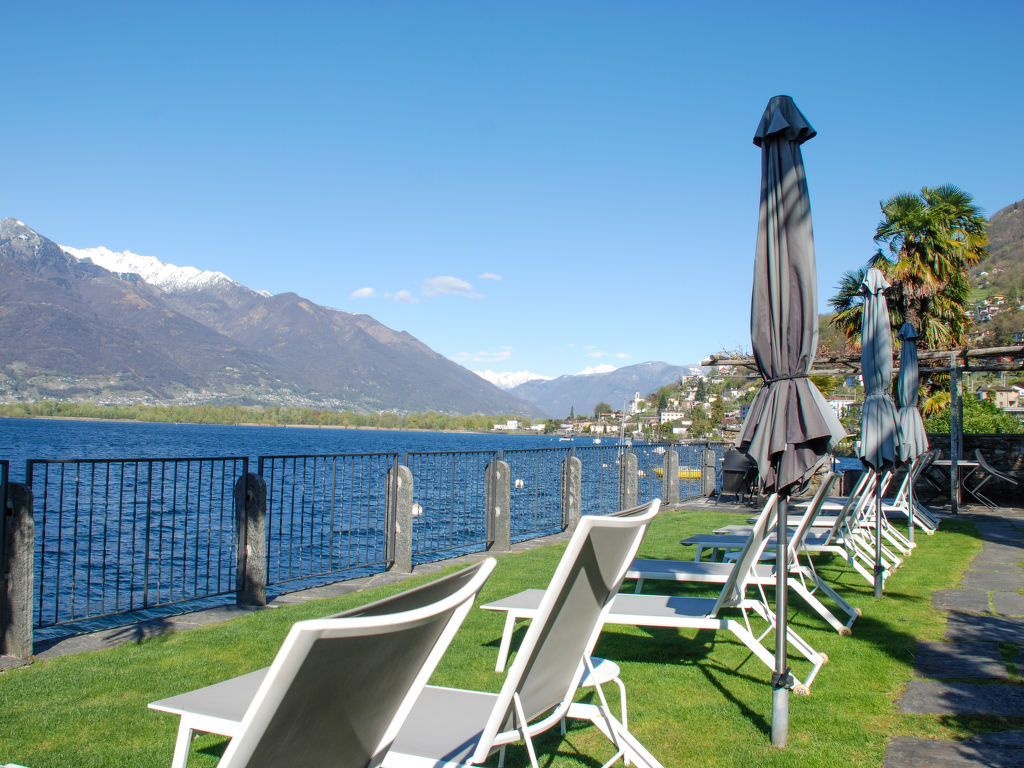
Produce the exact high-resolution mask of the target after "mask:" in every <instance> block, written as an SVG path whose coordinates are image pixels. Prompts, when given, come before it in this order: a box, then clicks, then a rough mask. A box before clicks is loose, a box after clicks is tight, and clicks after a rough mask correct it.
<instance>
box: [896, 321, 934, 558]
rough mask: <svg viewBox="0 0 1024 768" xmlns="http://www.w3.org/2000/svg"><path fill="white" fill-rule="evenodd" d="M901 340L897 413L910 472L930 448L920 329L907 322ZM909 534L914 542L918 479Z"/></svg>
mask: <svg viewBox="0 0 1024 768" xmlns="http://www.w3.org/2000/svg"><path fill="white" fill-rule="evenodd" d="M898 338H899V340H900V342H902V343H901V345H900V370H899V373H898V374H897V376H896V394H897V398H898V399H899V410H898V411H897V412H896V418H897V425H898V426H899V435H900V456H899V458H900V463H901V464H906V465H907V472H910V470H911V468H912V467H913V464H914V461H915V460H916V459H917V457H918V456H920V455H921V454H923V453H925V452H926V451H927V450H928V433H927V432H925V429H924V422H923V421H921V412H920V411H918V410H917V390H918V381H919V373H918V369H917V331H916V330H914V326H912V325H911V324H910V323H904V324H903V327H902V328H900V332H899V335H898ZM907 510H908V511H907V517H908V519H909V523H908V525H907V537H908V538H909V539H910V543H911V544H913V543H914V480H913V477H911V478H910V482H908V483H907Z"/></svg>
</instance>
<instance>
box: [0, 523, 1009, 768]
mask: <svg viewBox="0 0 1024 768" xmlns="http://www.w3.org/2000/svg"><path fill="white" fill-rule="evenodd" d="M724 522H736V516H735V515H727V514H722V513H711V512H665V513H663V514H662V515H660V516H659V517H658V519H657V520H656V522H655V524H654V525H653V526H652V528H651V531H650V533H649V534H648V537H647V539H646V540H645V542H644V546H643V548H642V550H641V554H642V555H644V556H647V557H665V558H670V557H683V558H685V557H687V556H688V554H687V549H686V548H683V547H680V546H679V544H678V541H679V539H680V538H683V537H685V536H687V535H690V534H691V533H697V532H704V531H709V530H711V529H712V528H713V527H715V526H716V525H719V524H722V523H724ZM918 541H919V542H920V545H919V547H918V550H917V551H916V552H915V554H914V555H913V556H912V557H911V558H909V561H908V563H907V565H906V566H905V567H904V568H902V569H901V570H900V571H899V572H898V573H897V574H895V575H894V576H893V577H892V578H891V579H890V581H889V582H888V585H887V591H886V596H885V598H884V599H883V600H881V601H875V600H874V598H873V597H872V593H871V587H870V586H869V585H868V584H867V583H866V582H864V581H863V580H861V579H860V577H858V576H856V574H854V573H853V572H852V570H851V569H849V568H847V567H846V566H845V565H844V564H843V563H842V562H840V561H837V560H833V561H826V562H823V563H822V566H821V570H822V571H823V572H824V573H825V574H826V578H829V579H830V580H831V581H832V582H833V583H835V584H837V585H838V587H839V590H840V591H841V592H842V593H843V594H844V595H845V596H846V597H847V598H848V600H849V601H850V602H851V603H853V604H854V605H855V606H858V607H860V608H862V609H863V612H864V616H863V617H862V618H861V619H860V620H859V621H858V622H857V623H856V625H854V629H853V636H852V637H840V636H839V635H837V634H836V633H834V632H832V631H831V630H828V629H827V627H826V625H825V624H824V623H823V622H822V621H820V620H819V619H818V618H817V617H816V615H814V614H813V613H810V612H809V611H808V610H806V609H804V608H803V606H802V604H801V603H800V602H799V601H798V600H797V599H794V600H793V601H791V607H792V609H793V610H792V614H791V621H792V623H793V624H794V626H796V628H797V630H798V631H799V632H800V634H801V635H803V636H804V637H805V639H807V640H808V641H809V642H810V643H811V644H812V645H813V646H814V647H815V648H817V649H818V650H820V651H823V652H824V653H826V654H828V656H829V659H830V662H829V663H828V664H826V665H825V666H824V667H823V668H822V670H821V672H820V674H819V675H818V678H817V680H815V682H814V685H813V686H812V693H811V695H810V696H808V697H802V696H792V697H791V698H790V746H789V747H788V749H786V750H776V749H773V748H772V747H771V745H770V717H771V692H770V689H769V686H768V682H767V681H768V679H769V677H770V674H769V672H768V670H767V669H766V668H765V667H764V666H763V665H761V663H760V662H758V661H757V660H756V659H755V658H753V657H751V656H750V654H749V653H748V652H747V651H746V649H745V648H744V647H743V646H742V645H741V644H739V643H738V642H737V641H734V640H732V639H731V638H730V637H728V636H726V635H724V634H723V635H719V636H715V635H713V634H712V633H710V632H696V631H684V632H678V631H675V630H663V629H644V628H634V627H620V626H609V627H607V628H606V630H605V632H604V633H603V634H602V636H601V640H600V642H599V644H598V648H597V652H598V654H599V655H601V656H605V657H607V658H610V659H614V660H615V661H617V662H619V664H620V666H621V668H622V677H623V680H624V681H625V683H626V687H627V689H628V691H629V721H630V727H631V730H633V732H634V733H635V734H636V735H637V736H638V737H639V738H640V740H641V741H642V742H643V743H644V744H645V745H646V746H647V747H648V749H650V750H651V752H652V753H653V754H654V755H655V756H657V757H658V758H659V760H661V762H662V763H664V764H665V765H666V766H701V767H702V768H703V767H704V766H708V765H715V766H733V765H734V766H744V767H745V768H747V767H749V766H762V765H764V766H769V765H771V766H775V765H778V766H790V765H791V766H801V767H803V766H833V765H846V766H872V767H873V768H879V767H880V766H881V765H882V757H883V754H884V751H885V744H886V740H887V739H888V737H889V736H890V735H891V734H894V733H899V734H905V735H922V736H937V737H943V738H954V737H962V736H964V735H967V734H968V733H970V732H971V731H970V730H969V729H971V728H974V729H977V728H985V727H987V728H992V727H995V725H994V723H995V721H993V720H985V721H984V724H982V725H979V722H981V721H975V722H971V721H964V720H963V719H959V720H944V719H943V718H939V717H929V716H920V715H916V716H913V715H901V714H899V713H898V712H897V710H896V707H895V705H894V702H895V699H896V697H897V696H898V695H899V693H900V691H901V689H902V687H903V686H904V685H905V684H906V683H907V682H908V681H909V680H910V679H911V677H912V666H911V665H912V659H913V652H914V643H915V641H916V640H917V639H926V640H938V639H941V637H942V634H943V631H944V626H945V616H944V614H940V613H937V612H936V611H934V610H932V608H931V602H930V596H931V594H932V593H933V592H934V591H935V590H937V589H943V588H948V587H954V586H956V585H957V584H958V583H959V580H960V575H961V573H962V572H963V570H964V569H965V568H966V566H967V563H968V562H969V561H970V559H971V558H972V557H973V555H974V554H975V553H976V552H977V551H978V549H979V547H980V541H979V540H978V539H977V538H976V536H975V533H974V529H973V526H972V525H970V524H968V523H964V522H959V521H954V522H945V523H943V527H942V529H941V530H940V532H939V533H938V534H937V535H935V536H933V537H928V536H924V535H921V536H919V537H918ZM562 549H563V547H562V546H549V547H543V548H540V549H537V550H532V551H529V552H525V553H521V554H515V555H508V556H505V557H502V558H501V559H500V561H499V565H498V567H497V569H496V570H495V572H494V574H493V576H492V577H491V579H490V581H489V582H488V583H487V585H486V586H485V587H484V590H483V593H482V595H481V602H486V601H489V600H494V599H497V598H498V597H501V596H504V595H508V594H512V593H514V592H518V591H519V590H521V589H525V588H527V587H543V586H545V585H546V583H547V580H548V578H549V577H550V574H551V573H552V571H553V570H554V566H555V564H556V562H557V559H558V557H559V556H560V554H561V552H562ZM425 578H428V577H418V578H416V579H413V580H412V581H410V582H408V583H407V584H413V583H419V582H420V581H422V580H424V579H425ZM658 587H659V585H658V584H657V583H656V582H649V583H648V586H647V590H648V591H654V590H655V589H657V588H658ZM626 588H629V586H628V585H627V587H626ZM397 589H399V588H396V587H390V588H382V589H378V590H372V591H367V592H362V593H358V594H355V595H348V596H346V597H342V598H336V599H331V600H323V601H314V602H308V603H304V604H302V605H297V606H292V607H282V608H277V609H275V610H267V611H262V612H259V613H257V614H252V615H248V616H245V617H242V618H238V619H234V620H232V621H228V622H226V623H224V624H219V625H216V626H210V627H205V628H201V629H196V630H192V631H188V632H183V633H180V634H174V635H166V636H162V637H155V638H150V639H146V640H143V641H141V642H139V643H137V644H132V645H126V646H122V647H119V648H116V649H113V650H109V651H103V652H97V653H88V654H80V655H76V656H67V657H62V658H58V659H53V660H50V661H42V662H36V663H35V664H33V665H31V666H30V667H27V668H24V669H18V670H12V671H9V672H7V673H5V674H3V675H0V764H2V763H4V762H7V761H10V762H15V763H20V764H24V765H27V766H31V767H32V768H47V767H48V766H52V767H53V768H57V766H71V765H74V766H76V767H77V768H85V767H86V766H133V767H137V766H149V765H153V766H166V765H168V764H169V762H170V759H171V753H172V751H173V744H174V734H175V729H176V727H177V718H175V717H173V716H170V715H166V714H162V713H157V712H151V711H149V710H147V709H146V704H147V703H148V702H150V701H153V700H155V699H159V698H162V697H165V696H170V695H172V694H175V693H181V692H183V691H187V690H191V689H193V688H197V687H200V686H203V685H207V684H210V683H213V682H216V681H219V680H223V679H225V678H228V677H231V676H234V675H237V674H241V673H243V672H247V671H250V670H253V669H256V668H258V667H261V666H265V665H267V664H269V663H270V662H271V660H272V658H273V656H274V653H275V652H276V650H277V648H278V646H279V644H280V643H281V641H282V639H283V638H284V636H285V634H286V632H287V630H288V627H289V626H290V625H291V624H292V622H294V621H297V620H299V619H305V618H312V617H316V616H321V615H325V614H329V613H332V612H335V611H338V610H342V609H344V608H347V607H351V606H353V605H356V604H359V603H362V602H366V601H369V600H371V599H375V598H377V597H380V596H382V595H384V594H387V593H390V592H394V591H397ZM503 620H504V614H497V613H492V612H490V611H480V610H475V611H472V612H471V613H470V615H469V618H468V619H467V620H466V622H465V624H464V625H463V627H462V629H461V631H460V632H459V635H458V637H457V638H456V639H455V642H454V643H453V644H452V646H451V648H450V649H449V652H448V654H447V656H446V657H445V659H444V661H443V662H442V663H441V665H440V667H439V668H438V671H437V672H436V673H435V675H434V680H433V682H436V683H441V684H445V685H456V686H464V687H474V688H481V689H487V690H497V689H498V687H499V686H500V684H501V676H500V675H498V674H495V673H494V671H493V669H494V660H495V655H496V653H497V645H498V640H499V638H500V636H501V630H502V623H503ZM768 642H770V639H769V640H768ZM772 647H773V646H772ZM791 663H792V666H793V671H794V673H795V674H797V675H798V676H801V677H802V676H803V675H804V674H805V673H806V670H807V669H808V665H807V663H806V662H805V661H804V660H803V658H802V657H793V658H792V659H791ZM614 691H615V689H614V686H612V687H610V688H609V691H608V693H609V696H612V697H613V696H614V695H615V693H614ZM344 694H345V695H351V694H352V692H344ZM581 695H583V696H585V695H587V694H586V693H585V692H583V693H581ZM1017 722H1018V723H1024V719H1022V720H1020V721H1017ZM1016 727H1021V725H1017V726H1016ZM223 745H224V739H223V738H220V737H215V736H204V737H202V738H200V739H198V740H197V741H196V742H195V746H194V749H193V755H192V759H191V761H190V765H194V766H201V765H214V764H216V760H217V756H218V755H219V754H220V752H221V751H222V749H223ZM538 747H539V749H540V750H541V751H542V753H543V755H542V756H541V763H542V764H543V765H545V766H597V765H600V764H601V763H603V762H604V760H606V759H607V758H608V757H609V756H610V754H611V751H610V750H609V745H608V743H607V742H606V741H605V740H604V738H603V737H601V735H600V734H599V733H598V732H597V731H596V729H594V728H584V727H579V728H571V727H570V730H569V734H568V736H567V737H566V738H564V739H562V738H561V737H559V736H558V735H557V729H555V731H554V733H553V734H552V735H550V736H547V737H544V738H542V739H541V740H539V741H538ZM507 763H508V765H510V766H517V765H528V762H527V760H526V756H525V751H524V750H519V751H515V750H510V752H509V757H508V761H507Z"/></svg>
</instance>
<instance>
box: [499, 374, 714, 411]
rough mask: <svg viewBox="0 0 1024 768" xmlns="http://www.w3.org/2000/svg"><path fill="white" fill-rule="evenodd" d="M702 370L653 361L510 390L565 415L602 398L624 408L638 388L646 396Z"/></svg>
mask: <svg viewBox="0 0 1024 768" xmlns="http://www.w3.org/2000/svg"><path fill="white" fill-rule="evenodd" d="M703 370H704V369H703V368H702V367H701V366H699V365H670V364H669V363H665V362H659V361H651V362H646V363H637V364H636V365H628V366H624V367H622V368H616V369H615V370H614V371H609V372H607V373H586V374H574V375H566V376H559V377H558V378H557V379H551V380H541V379H534V380H532V381H527V382H525V383H523V384H520V385H519V386H517V387H513V388H512V389H511V390H510V391H511V392H512V394H514V395H516V396H518V397H521V398H523V399H525V400H529V401H530V402H532V403H534V404H535V405H536V406H537V407H539V408H540V409H541V410H543V411H544V412H545V413H547V414H548V415H549V416H553V417H558V418H564V417H566V416H568V415H569V412H570V410H574V411H575V412H576V413H577V414H584V413H590V412H592V411H593V410H594V406H596V405H597V404H598V403H602V402H603V403H608V404H609V405H610V406H611V407H612V408H615V409H617V408H624V407H625V405H626V403H628V402H629V401H631V400H632V399H633V395H634V394H635V393H636V392H639V393H640V395H641V396H644V395H647V394H649V393H651V392H655V391H656V390H658V389H659V388H661V387H663V386H665V385H666V384H671V383H672V382H674V381H678V380H679V379H680V378H682V377H684V376H692V375H694V374H696V373H700V372H702V371H703Z"/></svg>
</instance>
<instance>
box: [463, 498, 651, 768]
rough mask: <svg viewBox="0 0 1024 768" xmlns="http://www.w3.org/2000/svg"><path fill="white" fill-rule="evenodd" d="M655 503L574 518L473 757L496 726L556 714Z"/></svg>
mask: <svg viewBox="0 0 1024 768" xmlns="http://www.w3.org/2000/svg"><path fill="white" fill-rule="evenodd" d="M660 506H661V500H660V499H654V500H653V501H651V502H649V503H647V504H644V505H642V506H639V507H635V508H633V509H630V510H627V511H625V512H622V513H619V514H617V515H608V516H605V517H597V516H592V515H586V516H584V517H583V518H581V519H580V521H579V523H578V525H577V527H576V530H575V532H574V533H573V535H572V538H571V539H570V540H569V544H568V546H567V547H566V550H565V553H564V554H563V555H562V559H561V561H560V562H559V564H558V567H557V568H556V569H555V573H554V575H553V576H552V577H551V583H550V584H549V585H548V588H547V589H546V590H545V592H544V595H543V597H542V598H541V601H540V605H539V607H538V609H537V614H536V616H535V617H534V618H533V620H532V621H531V622H530V626H529V628H528V629H527V631H526V635H525V636H524V638H523V641H522V643H521V644H520V646H519V652H518V653H517V654H516V657H515V659H514V660H513V662H512V665H511V666H510V667H509V671H508V675H507V676H506V678H505V683H504V685H502V687H501V691H500V692H499V693H498V699H497V701H496V703H495V705H494V708H493V710H492V711H491V714H490V717H489V718H488V720H487V724H486V726H485V727H484V729H483V733H482V734H481V736H480V741H479V742H478V743H477V747H476V751H475V752H474V753H473V758H472V760H471V762H473V763H476V762H482V761H483V760H484V759H485V758H486V757H487V755H488V754H489V753H490V751H491V749H492V748H493V746H494V744H495V740H496V738H497V737H498V736H499V734H502V733H504V732H506V731H513V730H515V731H520V730H522V729H523V728H526V726H527V724H528V723H532V722H533V721H534V720H535V719H536V718H537V717H538V716H540V715H542V714H544V713H551V714H549V715H548V716H547V717H545V718H544V719H543V721H542V722H541V723H536V724H534V725H535V727H534V728H530V729H529V731H528V733H534V732H539V731H540V730H543V729H544V728H545V727H548V726H549V725H552V724H554V723H557V722H558V720H559V719H560V718H561V713H562V712H563V711H564V709H565V708H566V707H568V705H569V703H570V702H571V701H572V698H573V696H574V695H575V693H576V689H577V687H578V686H579V681H580V678H581V677H582V676H583V670H584V665H583V660H584V659H585V658H587V657H589V656H590V653H591V651H592V650H593V648H594V645H595V644H596V643H597V638H598V636H599V635H600V633H601V629H602V627H603V625H604V620H605V617H606V616H607V614H608V610H609V608H610V607H611V602H612V599H613V598H614V597H615V594H616V593H617V592H618V591H619V587H620V586H621V584H622V579H623V578H624V577H625V575H626V571H627V570H628V568H629V565H630V563H632V562H633V558H634V556H635V555H636V552H637V549H639V547H640V541H641V539H642V538H643V536H644V533H646V531H647V528H648V526H649V525H650V523H651V521H652V520H653V519H654V516H655V515H656V514H657V512H658V509H659V507H660ZM517 708H518V709H521V711H522V712H523V714H524V716H525V720H526V722H525V723H524V722H522V718H520V717H519V716H518V715H517V713H516V710H517ZM506 741H507V739H506Z"/></svg>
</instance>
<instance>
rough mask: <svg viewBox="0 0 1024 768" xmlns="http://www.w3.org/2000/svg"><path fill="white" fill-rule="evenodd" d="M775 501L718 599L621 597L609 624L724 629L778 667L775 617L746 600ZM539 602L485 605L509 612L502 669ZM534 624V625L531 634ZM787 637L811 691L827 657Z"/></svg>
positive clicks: (801, 686) (526, 599) (534, 598)
mask: <svg viewBox="0 0 1024 768" xmlns="http://www.w3.org/2000/svg"><path fill="white" fill-rule="evenodd" d="M776 503H777V498H776V497H775V494H772V496H770V497H769V499H768V501H767V503H766V505H765V510H764V511H763V512H762V515H761V516H760V517H759V518H758V522H757V523H755V525H754V531H753V533H752V535H751V536H749V537H745V538H744V542H743V545H742V546H743V551H742V552H741V554H740V556H739V557H738V558H737V560H736V562H735V564H734V565H733V567H732V571H731V572H730V574H729V577H728V579H727V580H726V582H725V584H724V585H723V587H722V591H721V592H720V593H719V595H718V597H717V598H712V597H675V596H665V595H647V594H635V593H633V594H630V593H622V594H619V595H616V596H615V599H614V600H613V601H612V603H611V610H610V611H609V613H608V615H607V616H606V617H605V622H606V623H608V624H625V625H631V626H646V627H672V628H677V629H712V630H725V631H727V632H730V633H732V634H733V635H734V636H735V637H736V638H737V639H739V640H740V641H741V642H742V643H743V644H744V645H746V646H747V648H749V649H750V650H751V651H752V652H753V654H754V655H755V656H756V657H757V658H758V659H760V660H761V661H762V662H763V663H764V664H765V665H766V666H767V667H768V668H769V669H774V668H775V656H774V655H773V654H772V653H771V652H769V650H768V649H767V648H765V647H764V645H762V644H761V640H762V639H763V638H764V637H765V636H766V635H767V634H768V633H769V632H771V631H772V630H773V629H775V614H774V613H773V612H772V611H771V610H770V609H769V608H768V606H767V604H766V603H765V602H762V601H761V600H751V599H748V598H747V597H746V591H747V587H748V585H750V584H751V583H752V575H753V572H754V568H755V566H756V565H757V561H758V558H759V557H760V556H761V553H762V552H763V551H764V547H765V544H766V543H767V537H766V532H767V529H768V525H769V521H770V520H771V519H773V516H772V512H773V510H774V507H775V504H776ZM540 598H541V594H540V591H539V590H526V591H524V592H520V593H519V594H516V595H512V596H510V597H507V598H504V599H502V600H497V601H495V602H492V603H487V604H485V605H483V606H481V607H482V608H484V609H487V610H493V611H505V612H506V614H507V615H506V618H505V628H504V631H503V633H502V639H501V645H500V647H499V651H498V666H497V668H498V669H499V670H500V669H501V668H502V667H503V666H504V663H505V660H506V658H507V654H508V652H509V649H510V646H511V637H512V634H513V633H514V631H515V625H516V622H517V621H519V620H522V619H531V620H534V619H535V618H536V617H537V616H538V615H539V610H540V605H539V604H540ZM728 610H737V611H739V613H740V620H738V621H737V620H736V619H731V618H724V617H723V616H722V614H723V613H724V612H726V611H728ZM750 612H753V613H755V614H757V615H758V616H760V617H761V618H762V619H763V620H764V621H766V622H767V624H768V626H767V628H766V629H765V630H764V631H763V632H761V634H760V635H758V634H755V631H754V630H753V628H752V627H751V624H750V616H749V613H750ZM535 623H536V622H534V624H535ZM534 624H531V626H530V629H531V630H532V629H533V626H534ZM786 638H787V641H788V642H789V644H790V645H791V646H792V647H793V648H794V649H796V650H797V651H798V652H799V653H800V654H801V655H802V656H803V657H804V658H805V659H807V660H808V661H809V662H811V665H812V667H811V671H810V672H809V673H808V675H807V678H806V680H805V681H803V682H801V681H800V680H799V679H797V678H794V680H795V681H796V685H795V687H794V690H795V691H796V692H797V693H808V692H809V688H810V685H811V683H812V682H813V681H814V678H815V677H816V676H817V674H818V671H819V670H820V669H821V666H822V665H823V664H825V663H826V662H827V661H828V658H827V657H826V656H825V655H824V654H820V653H818V652H817V651H815V650H814V649H813V648H812V647H811V646H810V644H809V643H807V641H806V640H804V639H803V638H801V637H800V636H799V635H798V634H797V633H796V632H795V631H793V630H792V628H791V627H787V633H786ZM524 642H525V641H524ZM520 654H522V650H520V652H519V654H517V656H516V661H518V660H519V658H520ZM514 663H515V662H513V664H514Z"/></svg>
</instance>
